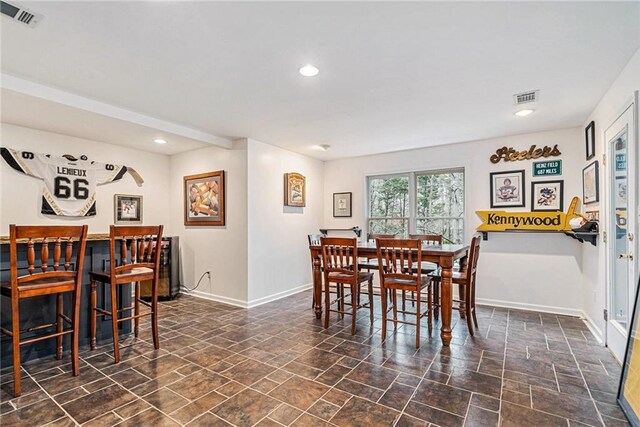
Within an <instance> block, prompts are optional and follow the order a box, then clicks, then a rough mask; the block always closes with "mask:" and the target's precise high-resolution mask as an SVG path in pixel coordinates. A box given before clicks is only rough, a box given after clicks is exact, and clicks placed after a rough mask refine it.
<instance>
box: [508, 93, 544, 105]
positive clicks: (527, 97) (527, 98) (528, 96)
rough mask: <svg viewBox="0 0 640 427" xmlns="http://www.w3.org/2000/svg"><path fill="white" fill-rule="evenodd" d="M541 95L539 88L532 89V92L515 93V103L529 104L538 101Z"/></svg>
mask: <svg viewBox="0 0 640 427" xmlns="http://www.w3.org/2000/svg"><path fill="white" fill-rule="evenodd" d="M539 97H540V91H539V90H532V91H530V92H523V93H517V94H515V95H513V103H514V104H515V105H522V104H528V103H530V102H538V98H539Z"/></svg>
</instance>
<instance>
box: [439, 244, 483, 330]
mask: <svg viewBox="0 0 640 427" xmlns="http://www.w3.org/2000/svg"><path fill="white" fill-rule="evenodd" d="M479 257H480V236H475V237H474V238H473V239H471V245H470V248H469V251H468V254H467V262H466V264H463V267H462V270H461V271H459V272H455V271H454V273H453V277H452V279H451V280H452V282H453V284H454V285H458V290H459V292H458V294H459V296H460V298H461V299H458V300H453V301H454V302H456V303H458V306H457V307H456V306H453V307H452V308H453V309H454V310H458V311H459V312H460V315H461V317H463V318H466V320H467V328H468V329H469V333H470V334H471V336H473V335H474V330H473V325H472V324H471V321H472V320H473V323H474V324H475V326H476V328H477V327H478V318H477V317H476V273H477V270H478V258H479ZM429 276H430V277H431V278H432V279H433V282H434V293H435V289H436V287H437V288H438V289H439V287H440V282H441V277H440V272H439V271H434V272H433V273H431V274H430V275H429Z"/></svg>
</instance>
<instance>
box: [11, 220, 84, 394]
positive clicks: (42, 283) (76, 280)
mask: <svg viewBox="0 0 640 427" xmlns="http://www.w3.org/2000/svg"><path fill="white" fill-rule="evenodd" d="M87 228H88V227H87V226H86V225H81V226H69V227H67V226H17V225H15V224H11V225H10V226H9V245H10V246H9V258H10V264H11V265H10V269H11V273H10V274H11V280H10V282H2V284H1V285H0V289H1V293H2V295H4V296H7V297H9V298H11V330H10V331H9V330H7V329H4V328H1V331H2V333H3V334H4V335H8V336H10V337H11V338H12V348H13V381H14V382H13V394H14V396H15V397H18V396H20V394H21V390H20V346H21V345H25V344H29V343H33V342H37V341H42V340H46V339H50V338H54V337H55V338H56V340H57V347H56V359H61V358H62V338H63V336H64V335H67V334H71V367H72V372H73V375H74V376H77V375H78V374H79V373H80V366H79V364H78V332H79V320H80V293H81V288H82V266H83V263H84V250H85V245H86V242H87ZM18 239H28V240H27V272H28V273H27V274H25V275H22V276H20V275H18V270H19V269H20V268H19V267H18V247H17V240H18ZM51 243H53V264H52V265H51V266H50V265H49V253H50V251H49V248H50V244H51ZM74 244H75V246H76V249H75V257H73V246H74ZM36 245H39V246H40V260H41V265H40V266H38V268H39V269H40V270H42V271H38V272H36V271H35V270H36V266H35V259H36V250H35V246H36ZM63 246H64V260H63V263H62V265H61V264H60V261H61V258H62V251H63ZM65 292H72V293H73V305H72V309H71V312H72V313H71V318H69V317H68V316H66V315H65V314H64V307H63V305H64V303H63V293H65ZM52 294H55V295H56V321H55V322H54V323H50V324H48V325H40V326H32V327H30V328H28V329H25V330H20V313H19V305H20V300H21V299H24V298H32V297H37V296H42V295H52ZM64 322H67V323H68V324H70V325H71V329H68V330H64ZM54 326H55V328H56V331H55V332H52V333H48V334H44V335H40V336H34V337H29V338H27V339H25V340H23V341H21V340H20V334H22V333H28V332H34V331H40V330H43V329H47V328H52V327H54Z"/></svg>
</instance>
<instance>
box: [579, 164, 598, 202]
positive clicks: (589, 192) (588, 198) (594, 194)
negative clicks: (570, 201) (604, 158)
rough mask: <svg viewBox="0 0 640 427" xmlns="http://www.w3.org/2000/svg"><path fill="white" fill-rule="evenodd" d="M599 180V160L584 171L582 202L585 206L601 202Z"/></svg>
mask: <svg viewBox="0 0 640 427" xmlns="http://www.w3.org/2000/svg"><path fill="white" fill-rule="evenodd" d="M599 180H600V178H599V175H598V161H597V160H596V161H595V162H593V163H591V164H590V165H589V166H587V167H586V168H584V169H582V202H583V203H584V204H585V205H588V204H590V203H596V202H597V201H598V200H600V182H599Z"/></svg>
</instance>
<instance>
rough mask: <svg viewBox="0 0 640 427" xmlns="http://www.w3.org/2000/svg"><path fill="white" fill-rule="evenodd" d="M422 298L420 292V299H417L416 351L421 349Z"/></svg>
mask: <svg viewBox="0 0 640 427" xmlns="http://www.w3.org/2000/svg"><path fill="white" fill-rule="evenodd" d="M421 301H422V299H421V297H420V291H418V298H416V349H418V348H420V320H421V318H422V317H421V313H420V306H421V305H422V304H421Z"/></svg>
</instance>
